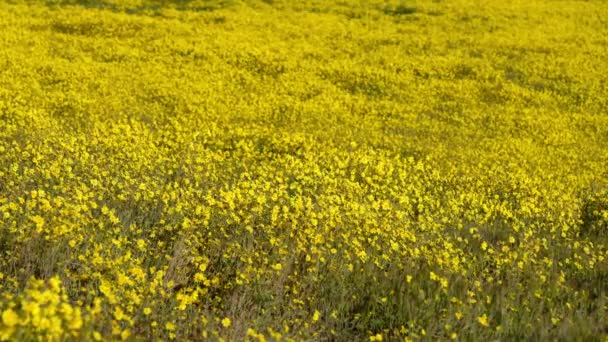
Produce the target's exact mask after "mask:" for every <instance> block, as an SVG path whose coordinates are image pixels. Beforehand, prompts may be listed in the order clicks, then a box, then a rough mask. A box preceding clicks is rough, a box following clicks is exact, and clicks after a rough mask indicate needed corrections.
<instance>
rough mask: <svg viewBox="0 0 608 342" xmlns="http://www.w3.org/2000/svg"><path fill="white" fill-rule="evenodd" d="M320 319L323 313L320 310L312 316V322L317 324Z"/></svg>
mask: <svg viewBox="0 0 608 342" xmlns="http://www.w3.org/2000/svg"><path fill="white" fill-rule="evenodd" d="M319 318H321V313H320V312H319V310H315V313H314V314H313V315H312V321H313V322H316V321H318V320H319Z"/></svg>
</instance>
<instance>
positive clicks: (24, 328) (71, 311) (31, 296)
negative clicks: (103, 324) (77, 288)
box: [0, 277, 83, 341]
mask: <svg viewBox="0 0 608 342" xmlns="http://www.w3.org/2000/svg"><path fill="white" fill-rule="evenodd" d="M3 306H6V308H4V309H3V311H2V326H1V330H0V340H2V341H6V340H9V339H14V338H19V339H28V338H32V337H35V336H45V337H46V338H48V339H49V340H59V339H60V338H63V337H65V336H66V335H67V336H69V335H71V336H72V337H77V336H78V335H79V331H80V329H81V328H82V325H83V317H82V313H81V310H80V309H79V308H78V307H74V306H72V305H71V304H70V301H69V299H68V296H67V295H66V294H65V291H64V290H63V288H62V287H61V281H60V280H59V278H58V277H53V278H50V279H49V281H48V284H46V283H45V282H44V281H40V280H32V281H30V282H29V284H28V287H27V288H26V289H25V291H24V292H23V294H21V295H20V296H17V297H14V298H10V297H9V298H8V300H7V301H5V303H4V305H3Z"/></svg>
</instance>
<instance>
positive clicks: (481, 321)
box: [477, 314, 490, 328]
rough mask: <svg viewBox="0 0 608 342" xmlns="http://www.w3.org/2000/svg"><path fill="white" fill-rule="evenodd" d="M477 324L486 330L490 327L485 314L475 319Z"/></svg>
mask: <svg viewBox="0 0 608 342" xmlns="http://www.w3.org/2000/svg"><path fill="white" fill-rule="evenodd" d="M477 322H479V324H481V325H483V326H484V327H486V328H487V327H489V326H490V323H489V322H488V316H487V315H486V314H483V315H481V316H479V317H477Z"/></svg>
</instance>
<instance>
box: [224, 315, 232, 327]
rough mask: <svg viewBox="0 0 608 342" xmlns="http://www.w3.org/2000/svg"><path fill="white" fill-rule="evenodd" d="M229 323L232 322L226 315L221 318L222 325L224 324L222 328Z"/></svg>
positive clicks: (228, 325)
mask: <svg viewBox="0 0 608 342" xmlns="http://www.w3.org/2000/svg"><path fill="white" fill-rule="evenodd" d="M230 324H232V321H231V320H230V318H228V317H226V318H224V319H222V326H224V328H229V327H230Z"/></svg>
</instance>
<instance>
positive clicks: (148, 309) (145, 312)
mask: <svg viewBox="0 0 608 342" xmlns="http://www.w3.org/2000/svg"><path fill="white" fill-rule="evenodd" d="M151 313H152V309H150V308H144V315H146V316H148V315H149V314H151Z"/></svg>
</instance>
